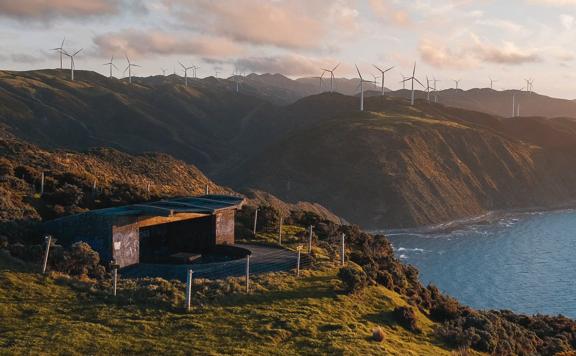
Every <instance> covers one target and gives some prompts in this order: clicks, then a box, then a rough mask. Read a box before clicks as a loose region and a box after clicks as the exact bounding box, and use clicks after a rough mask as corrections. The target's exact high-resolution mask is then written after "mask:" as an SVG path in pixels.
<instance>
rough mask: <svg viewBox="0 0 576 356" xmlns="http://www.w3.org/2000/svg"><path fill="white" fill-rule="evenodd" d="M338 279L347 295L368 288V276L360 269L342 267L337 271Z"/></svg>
mask: <svg viewBox="0 0 576 356" xmlns="http://www.w3.org/2000/svg"><path fill="white" fill-rule="evenodd" d="M338 278H340V280H341V281H342V283H343V284H344V290H345V291H346V292H347V293H356V292H358V291H360V290H362V289H364V288H366V286H368V276H367V275H366V273H365V272H364V271H363V270H362V269H358V268H352V267H343V268H340V270H339V271H338Z"/></svg>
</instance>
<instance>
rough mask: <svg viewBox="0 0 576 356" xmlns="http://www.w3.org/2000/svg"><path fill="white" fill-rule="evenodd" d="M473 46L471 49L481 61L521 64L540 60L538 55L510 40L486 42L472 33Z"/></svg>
mask: <svg viewBox="0 0 576 356" xmlns="http://www.w3.org/2000/svg"><path fill="white" fill-rule="evenodd" d="M471 37H472V41H473V43H474V46H473V47H472V49H471V51H472V52H474V54H475V55H476V56H477V57H478V58H479V59H480V60H482V61H484V62H489V63H498V64H523V63H531V62H538V61H540V57H539V56H538V55H537V54H536V53H535V52H534V51H533V50H529V49H522V48H519V47H518V46H516V45H515V44H514V43H512V42H508V41H504V42H503V43H502V44H501V45H495V44H492V43H488V42H485V41H483V40H482V39H480V38H479V37H478V36H476V35H474V34H472V35H471Z"/></svg>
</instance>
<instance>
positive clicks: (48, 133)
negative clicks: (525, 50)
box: [0, 70, 576, 228]
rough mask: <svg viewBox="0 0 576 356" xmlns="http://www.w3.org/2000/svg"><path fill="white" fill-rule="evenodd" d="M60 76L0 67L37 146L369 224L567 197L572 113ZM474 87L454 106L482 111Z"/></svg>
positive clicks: (22, 133)
mask: <svg viewBox="0 0 576 356" xmlns="http://www.w3.org/2000/svg"><path fill="white" fill-rule="evenodd" d="M67 75H68V73H67V72H66V71H59V70H45V71H34V72H19V73H16V72H0V92H1V93H2V95H0V122H2V123H4V124H5V125H6V127H7V129H8V130H10V131H11V132H12V133H13V134H15V135H16V136H18V137H20V138H23V139H25V140H27V141H29V142H31V143H35V144H38V145H41V146H43V147H50V148H67V149H75V150H84V149H89V148H91V147H112V148H115V149H118V150H121V151H124V152H127V153H131V154H136V153H142V152H149V151H154V152H164V153H168V154H171V155H172V156H174V157H176V158H179V159H183V160H184V161H186V162H188V163H192V164H194V165H196V166H198V167H199V168H200V169H201V170H202V171H203V172H205V173H206V174H207V175H208V176H209V177H212V178H214V179H216V180H217V181H218V182H220V183H223V184H226V185H229V186H231V187H232V188H234V189H235V190H244V189H245V188H256V189H260V190H264V191H267V192H270V193H273V194H274V195H276V196H278V197H279V198H280V199H282V200H284V201H288V202H293V203H295V202H298V201H314V202H318V203H320V204H322V205H324V206H326V207H327V208H329V209H330V210H332V211H334V212H335V213H337V214H338V215H340V216H342V217H343V218H345V219H347V220H348V221H351V222H353V223H359V224H361V225H362V226H363V227H368V228H384V227H386V228H390V227H393V228H394V227H413V226H419V225H427V224H434V223H440V222H445V221H448V220H454V219H458V218H465V217H471V216H475V215H479V214H483V213H485V212H487V211H489V210H499V209H516V208H548V207H556V206H559V205H562V204H568V203H571V202H572V201H574V199H576V185H575V184H576V183H574V182H576V179H574V178H576V177H575V175H576V171H575V170H574V169H573V168H572V167H575V166H576V164H575V163H576V162H575V161H576V158H574V156H573V155H572V151H573V149H574V148H575V147H576V123H575V122H574V121H573V120H572V119H543V118H520V119H505V118H500V117H496V116H491V115H488V114H481V113H478V112H472V111H466V110H461V109H453V108H449V107H445V106H442V105H440V104H438V105H436V104H427V103H425V102H424V101H423V100H418V101H417V105H416V107H414V108H412V107H410V106H408V105H407V102H406V100H405V99H402V98H396V99H394V98H387V99H382V98H380V97H371V98H368V99H367V100H366V108H367V110H368V112H365V113H359V112H358V98H356V97H352V96H344V95H341V94H329V93H324V94H321V95H314V96H310V97H306V98H303V99H301V100H299V101H297V102H295V103H293V104H290V105H286V106H279V105H278V104H277V103H278V102H279V101H278V100H276V99H275V98H278V97H281V96H283V95H285V94H286V93H287V92H291V93H293V92H295V91H299V90H301V89H302V88H303V87H302V86H301V85H302V83H299V84H298V83H295V82H292V81H290V80H288V79H287V78H284V77H281V76H270V75H268V76H266V75H264V76H251V77H250V78H247V79H246V81H245V82H244V84H243V86H242V90H241V92H240V93H235V92H234V91H233V87H234V83H233V82H232V81H229V80H225V79H216V78H212V77H210V78H206V79H201V80H190V84H189V87H188V88H185V87H184V86H183V84H182V78H179V77H176V76H169V77H150V78H137V79H136V80H135V84H134V85H131V86H130V85H128V84H127V83H126V82H124V81H121V80H116V79H112V80H110V79H108V78H105V77H103V76H101V75H98V74H96V73H93V72H81V71H79V72H78V80H77V81H75V82H70V81H68V80H67ZM307 85H308V84H307ZM302 90H303V89H302ZM306 90H311V89H306ZM302 93H306V94H308V92H306V91H302ZM459 93H460V92H459V91H458V92H455V93H452V94H454V95H456V94H459ZM467 93H468V92H467ZM396 94H398V95H401V93H396ZM396 94H395V95H396ZM444 94H446V96H447V98H448V97H450V96H449V95H448V94H450V93H448V92H447V93H444ZM452 94H450V95H452ZM480 94H482V96H480ZM484 94H485V91H479V94H478V95H479V96H478V97H479V98H480V99H478V100H476V101H475V99H474V95H473V93H469V96H470V97H467V96H463V99H462V100H463V101H464V102H470V103H476V104H477V105H476V104H475V105H476V106H474V105H472V106H466V107H471V108H477V109H482V110H484V109H485V108H486V110H488V107H490V105H489V104H490V103H491V101H489V100H488V99H486V100H487V101H485V100H484V96H483V95H484ZM489 94H490V95H488V94H486V95H488V96H489V97H491V96H494V95H496V98H497V99H498V100H505V101H506V102H507V101H508V99H509V98H508V94H509V93H499V94H498V93H495V92H490V93H489ZM286 95H288V94H286ZM290 95H292V94H290ZM294 95H295V94H294ZM302 95H304V94H302ZM466 95H468V94H466ZM297 96H298V95H295V96H294V97H295V98H296V97H297ZM521 100H522V102H523V103H524V101H527V103H526V104H522V105H523V107H527V110H528V109H529V107H530V106H529V105H535V107H537V108H541V109H542V110H545V109H546V108H547V107H550V109H551V110H552V108H560V107H563V106H566V107H571V106H570V105H572V106H573V105H574V104H573V103H572V102H568V101H558V102H556V101H554V100H552V99H547V98H543V97H541V96H538V95H536V94H533V95H532V96H528V94H527V93H525V94H522V97H521ZM528 101H529V103H533V104H529V103H528ZM283 103H285V101H284V102H283ZM548 103H551V104H548ZM552 104H553V105H552ZM455 105H456V104H455ZM494 105H495V107H498V105H496V104H494ZM460 106H465V105H460ZM550 112H551V113H552V114H555V113H556V112H555V111H550ZM558 113H559V112H558ZM566 113H569V112H566Z"/></svg>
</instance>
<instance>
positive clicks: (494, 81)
mask: <svg viewBox="0 0 576 356" xmlns="http://www.w3.org/2000/svg"><path fill="white" fill-rule="evenodd" d="M489 79H490V89H494V83H496V82H498V81H497V80H494V79H492V78H489Z"/></svg>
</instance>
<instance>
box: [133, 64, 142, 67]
mask: <svg viewBox="0 0 576 356" xmlns="http://www.w3.org/2000/svg"><path fill="white" fill-rule="evenodd" d="M130 65H131V66H132V67H142V66H141V65H139V64H130Z"/></svg>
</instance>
